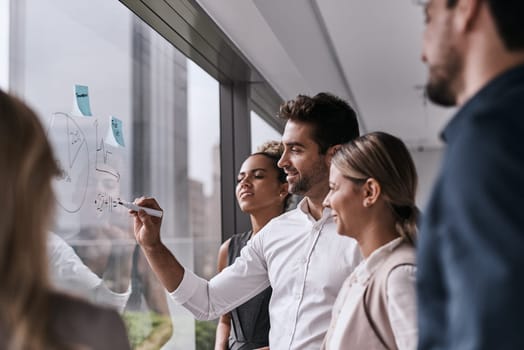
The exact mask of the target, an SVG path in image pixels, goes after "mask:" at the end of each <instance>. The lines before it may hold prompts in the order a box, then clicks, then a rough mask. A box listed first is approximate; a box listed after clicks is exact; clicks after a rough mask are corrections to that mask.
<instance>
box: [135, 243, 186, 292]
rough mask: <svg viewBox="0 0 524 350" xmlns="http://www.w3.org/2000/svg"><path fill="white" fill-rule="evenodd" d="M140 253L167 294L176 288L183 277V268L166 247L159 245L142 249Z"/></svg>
mask: <svg viewBox="0 0 524 350" xmlns="http://www.w3.org/2000/svg"><path fill="white" fill-rule="evenodd" d="M142 251H143V252H144V255H145V256H146V259H147V261H148V263H149V265H150V266H151V269H152V270H153V272H154V273H155V275H156V276H157V278H158V279H159V280H160V282H161V283H162V284H163V285H164V287H165V288H166V289H167V291H168V292H170V293H171V292H173V291H174V290H176V289H177V288H178V286H179V285H180V282H182V278H183V277H184V268H183V267H182V265H181V264H180V263H179V262H178V261H177V260H176V258H175V257H174V256H173V254H172V253H171V252H170V251H169V249H167V247H166V246H165V245H164V244H162V243H160V244H158V245H156V246H154V247H143V246H142Z"/></svg>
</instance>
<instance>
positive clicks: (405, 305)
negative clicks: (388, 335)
mask: <svg viewBox="0 0 524 350" xmlns="http://www.w3.org/2000/svg"><path fill="white" fill-rule="evenodd" d="M401 243H402V238H397V239H395V240H393V241H391V242H389V243H387V244H385V245H383V246H382V247H380V248H379V249H377V250H375V251H374V252H373V253H372V254H371V255H370V256H369V257H368V258H367V259H366V260H364V261H362V262H361V263H360V265H359V266H358V267H357V268H356V269H355V271H354V272H353V273H352V274H351V276H349V278H348V279H347V280H346V281H345V282H344V284H348V285H349V288H346V287H348V286H345V288H344V289H343V291H346V293H344V292H343V291H342V292H341V294H340V295H339V297H338V298H337V300H336V302H335V306H334V308H333V312H337V313H338V319H337V320H336V322H335V323H332V324H331V325H330V332H332V333H331V336H330V337H329V339H327V344H326V349H346V348H347V346H348V344H343V343H342V338H343V337H344V332H345V331H346V329H347V325H348V322H349V321H350V320H351V319H352V317H353V315H354V313H355V311H356V309H357V304H358V303H359V302H361V301H362V298H363V296H364V292H365V291H366V286H367V281H368V280H369V278H370V277H371V275H372V274H373V273H374V272H375V271H376V269H377V268H378V267H379V266H380V264H381V262H382V261H383V259H384V258H385V257H386V256H387V255H388V254H389V253H390V252H391V251H393V250H394V249H395V248H396V247H398V246H399V245H400V244H401ZM416 269H417V268H416V266H409V265H402V266H399V267H396V268H395V269H393V270H392V271H391V273H390V274H389V277H388V280H387V282H386V293H387V301H388V305H387V309H388V317H389V320H390V323H391V328H392V330H393V334H394V336H395V342H396V344H397V347H398V348H399V349H402V350H404V349H406V350H411V349H416V348H417V339H418V337H417V336H418V332H417V307H416V291H415V274H416Z"/></svg>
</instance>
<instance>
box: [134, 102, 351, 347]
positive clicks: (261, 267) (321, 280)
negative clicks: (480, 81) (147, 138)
mask: <svg viewBox="0 0 524 350" xmlns="http://www.w3.org/2000/svg"><path fill="white" fill-rule="evenodd" d="M280 116H281V117H283V118H285V119H286V120H287V121H286V127H285V130H284V135H283V136H282V142H283V144H284V153H283V155H282V158H281V159H280V161H279V164H278V165H279V166H280V167H281V168H283V169H284V170H285V172H286V173H287V181H288V183H289V191H290V192H291V193H296V194H300V195H304V196H305V198H304V199H303V200H302V201H301V202H300V203H299V205H298V207H297V209H294V210H292V211H289V212H287V213H285V214H283V215H281V216H279V217H277V218H275V219H273V220H272V221H270V222H269V223H268V224H267V225H266V226H265V227H264V228H262V230H260V231H259V233H258V234H257V235H256V236H255V237H253V238H252V239H251V240H250V241H249V243H248V244H247V246H246V247H245V248H244V249H243V250H242V253H241V256H240V257H239V258H237V259H236V261H235V263H234V264H233V265H231V266H229V267H227V268H226V269H224V270H223V271H222V272H221V273H219V274H218V275H216V276H215V277H214V278H213V279H211V280H210V281H209V282H208V281H206V280H204V279H201V278H199V277H197V276H195V275H194V274H193V273H191V272H190V271H188V270H185V269H184V268H183V267H182V266H181V265H180V264H179V263H178V261H177V260H176V259H175V258H174V256H173V255H172V254H171V252H170V251H169V250H168V249H167V248H166V247H165V246H164V245H163V243H162V242H161V239H160V224H161V220H160V219H157V218H154V217H150V216H148V215H147V214H146V213H145V212H142V211H141V212H139V213H135V235H136V239H137V241H138V243H139V244H140V246H141V247H142V249H143V251H144V253H145V255H146V257H147V259H148V260H149V263H150V264H151V266H152V268H153V270H154V271H155V273H156V274H157V276H158V278H159V279H160V280H161V282H162V283H163V284H164V286H165V287H166V288H167V290H168V291H169V292H170V294H171V296H172V297H173V299H174V300H175V301H176V302H178V303H180V304H182V305H183V306H184V307H186V308H187V309H188V310H189V311H190V312H192V313H193V315H194V316H195V317H197V318H199V319H214V318H218V317H219V316H220V315H223V314H225V313H227V312H228V311H230V310H232V309H233V308H235V307H237V306H239V305H241V304H242V303H244V302H245V301H247V300H249V299H251V298H252V297H253V296H255V295H256V294H258V293H259V292H261V291H262V290H264V289H265V288H267V287H268V286H269V285H271V287H272V288H273V294H272V297H271V301H270V305H269V314H270V322H271V330H270V334H269V344H270V347H271V348H272V349H276V350H281V349H301V350H303V349H315V350H317V349H319V348H320V345H321V343H322V340H323V338H324V335H325V333H326V331H327V328H328V326H329V322H330V319H331V309H332V306H333V303H334V301H335V298H336V296H337V294H338V291H339V290H340V287H341V285H342V283H343V282H344V280H345V279H346V278H347V276H349V274H350V273H351V272H352V271H353V269H354V268H355V267H356V266H357V264H358V263H359V261H360V260H361V255H360V251H359V249H358V247H357V244H356V241H354V240H352V239H349V238H347V237H342V236H339V235H338V234H337V232H336V224H335V222H334V221H333V218H332V216H331V214H330V209H327V208H326V209H324V208H323V207H322V201H323V199H324V197H325V196H326V194H327V193H328V191H329V185H328V180H329V166H330V162H331V157H332V156H333V154H334V152H335V151H336V149H337V148H338V146H339V145H341V144H343V143H346V142H349V141H351V140H352V139H353V138H355V137H357V136H358V124H357V118H356V114H355V112H354V110H353V109H352V108H351V107H350V106H349V105H348V104H347V103H346V102H345V101H343V100H341V99H339V98H337V97H335V96H333V95H330V94H326V93H320V94H318V95H316V96H314V97H308V96H302V95H299V96H298V97H297V98H296V99H295V100H291V101H289V102H287V103H286V104H284V105H283V106H282V107H281V109H280ZM135 203H136V204H139V205H145V206H150V207H153V208H157V209H158V208H159V206H158V204H157V203H156V201H155V200H154V199H151V198H149V199H146V198H142V199H139V200H137V201H136V202H135Z"/></svg>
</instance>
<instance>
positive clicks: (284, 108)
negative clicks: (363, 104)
mask: <svg viewBox="0 0 524 350" xmlns="http://www.w3.org/2000/svg"><path fill="white" fill-rule="evenodd" d="M278 115H279V116H280V117H281V118H283V119H286V120H291V121H296V122H302V123H308V124H311V125H312V126H313V130H314V131H313V135H312V137H313V139H314V140H315V142H316V143H317V144H318V146H319V148H320V153H322V154H324V153H326V151H327V150H328V148H329V147H331V146H334V145H339V144H340V145H341V144H344V143H346V142H349V141H351V140H353V139H355V138H356V137H358V135H359V130H358V122H357V113H356V112H355V110H354V109H353V108H351V106H350V105H349V104H348V103H347V102H346V101H344V100H343V99H341V98H339V97H337V96H335V95H332V94H330V93H326V92H321V93H319V94H317V95H315V96H313V97H309V96H307V95H298V96H297V97H296V98H295V99H294V100H290V101H287V102H285V103H284V104H282V105H281V106H280V111H279V113H278Z"/></svg>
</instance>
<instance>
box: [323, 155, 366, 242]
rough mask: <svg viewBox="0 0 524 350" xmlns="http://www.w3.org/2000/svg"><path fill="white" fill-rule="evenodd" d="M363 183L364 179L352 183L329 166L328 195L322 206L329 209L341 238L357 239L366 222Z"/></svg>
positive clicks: (335, 168)
mask: <svg viewBox="0 0 524 350" xmlns="http://www.w3.org/2000/svg"><path fill="white" fill-rule="evenodd" d="M364 182H365V179H364V180H362V181H360V180H357V181H352V180H350V179H348V178H346V177H344V176H343V175H342V173H341V172H340V170H339V169H338V168H337V167H336V166H334V165H331V168H330V171H329V193H328V195H327V196H326V198H325V199H324V206H326V207H328V208H331V210H332V214H333V217H334V220H335V222H336V223H337V232H338V233H339V234H341V235H343V236H349V237H353V238H356V237H358V235H359V233H360V232H361V229H362V227H363V223H365V222H366V217H367V216H366V210H365V207H364V204H363V203H364V197H365V195H364V193H363V190H362V183H364Z"/></svg>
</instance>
